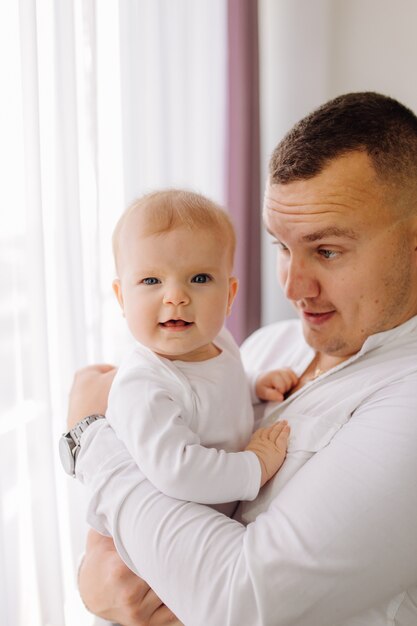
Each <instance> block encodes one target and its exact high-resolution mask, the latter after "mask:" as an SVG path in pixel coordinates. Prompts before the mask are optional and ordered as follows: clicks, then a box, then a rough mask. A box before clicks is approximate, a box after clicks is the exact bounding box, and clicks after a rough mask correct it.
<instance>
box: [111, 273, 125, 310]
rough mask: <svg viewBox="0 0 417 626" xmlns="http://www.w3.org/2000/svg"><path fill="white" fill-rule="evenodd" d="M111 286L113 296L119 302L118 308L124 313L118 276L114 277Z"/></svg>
mask: <svg viewBox="0 0 417 626" xmlns="http://www.w3.org/2000/svg"><path fill="white" fill-rule="evenodd" d="M112 287H113V291H114V293H115V296H116V298H117V301H118V303H119V304H120V308H121V309H122V311H123V315H124V304H123V292H122V284H121V282H120V279H119V278H115V279H114V281H113V283H112Z"/></svg>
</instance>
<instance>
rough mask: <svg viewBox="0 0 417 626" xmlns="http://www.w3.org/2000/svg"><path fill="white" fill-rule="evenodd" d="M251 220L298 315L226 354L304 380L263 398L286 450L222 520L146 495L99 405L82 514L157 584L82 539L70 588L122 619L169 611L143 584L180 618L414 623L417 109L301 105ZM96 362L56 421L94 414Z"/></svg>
mask: <svg viewBox="0 0 417 626" xmlns="http://www.w3.org/2000/svg"><path fill="white" fill-rule="evenodd" d="M264 221H265V225H266V227H267V229H268V230H269V231H270V232H271V234H272V235H273V237H274V238H275V240H276V244H277V247H278V277H279V281H280V284H281V286H282V287H283V289H284V291H285V294H286V296H287V297H288V298H289V299H290V300H291V302H292V303H293V305H294V306H295V308H296V310H297V312H298V315H299V317H300V321H299V322H298V321H291V322H282V323H279V324H274V325H272V326H270V327H267V328H265V329H261V330H260V331H258V332H257V333H255V334H254V335H253V336H252V337H251V338H249V340H248V341H247V342H246V344H245V346H244V347H243V349H242V352H243V358H244V361H245V363H246V366H247V368H248V369H249V371H250V372H251V375H252V378H254V379H255V378H256V375H257V373H258V372H259V371H261V370H263V369H269V368H271V367H279V366H280V364H281V363H285V364H286V365H288V366H290V367H292V368H293V369H294V370H295V371H296V373H297V374H298V375H299V376H300V381H299V383H298V385H297V387H296V388H295V389H294V390H292V392H291V394H290V395H289V397H288V398H287V399H286V400H285V402H283V403H282V404H280V405H279V406H278V407H275V408H274V407H273V406H272V407H271V406H268V405H264V406H263V408H264V409H265V416H264V421H265V422H266V423H271V422H273V421H276V420H277V419H287V420H288V422H289V424H290V426H291V439H290V445H289V449H288V456H287V460H286V462H285V463H284V466H283V468H282V470H281V471H280V472H279V473H278V474H277V476H276V478H275V479H274V480H273V481H271V483H270V485H269V486H268V487H267V488H266V489H264V490H263V491H262V492H261V493H260V495H259V496H258V499H257V501H256V502H255V503H254V505H251V504H250V503H246V504H243V505H242V506H241V509H240V511H238V514H237V516H236V519H235V520H229V519H228V518H225V517H223V516H221V515H220V514H217V513H216V512H214V511H212V510H209V509H207V508H206V507H203V506H200V505H198V504H193V503H184V502H180V501H176V500H172V499H170V498H167V497H166V496H164V495H162V494H160V493H158V492H157V491H156V490H155V489H154V488H153V487H152V485H150V484H149V483H148V482H147V481H146V480H145V479H144V478H143V476H142V475H141V473H140V472H139V470H138V469H137V468H136V467H135V466H134V464H133V463H132V462H131V461H130V459H129V456H128V455H127V454H126V452H125V450H124V449H123V447H122V446H121V445H120V444H119V442H118V441H117V439H116V438H115V437H114V434H113V432H112V431H111V429H110V427H109V426H108V425H107V424H106V422H105V420H98V421H97V422H96V424H94V425H92V426H90V427H89V428H88V430H87V432H86V433H85V435H84V436H83V439H82V442H81V451H80V454H79V456H78V458H77V468H76V471H77V476H78V477H79V478H80V479H81V480H83V481H84V482H86V483H88V484H89V486H90V487H91V489H92V493H93V495H92V499H91V505H90V516H91V519H92V518H94V521H95V525H96V527H101V528H102V530H103V533H105V534H106V533H107V534H111V535H112V536H113V538H114V541H115V544H116V546H117V549H118V552H119V553H120V554H121V555H122V557H123V560H124V561H125V562H126V563H127V565H129V567H130V568H131V569H132V570H134V571H135V572H137V573H140V575H141V576H142V577H143V578H144V579H145V580H146V581H147V582H148V583H149V584H150V586H151V587H152V589H153V590H154V592H156V594H157V595H155V593H154V592H153V591H151V590H149V588H148V587H147V585H146V584H145V583H143V582H141V581H140V580H139V579H137V578H136V577H135V576H134V574H131V573H129V571H128V570H127V569H126V568H125V566H124V565H121V564H120V561H119V560H118V557H117V556H116V554H115V552H114V549H113V545H112V542H111V539H110V538H108V537H99V536H97V535H91V536H90V538H89V546H88V548H87V554H86V558H85V561H84V566H83V567H82V568H81V572H80V589H81V593H82V595H83V597H84V599H85V601H86V604H87V606H89V608H90V609H92V610H93V611H95V612H99V613H100V614H101V615H102V616H104V617H107V618H109V619H113V620H115V621H119V622H120V623H122V624H126V626H130V625H138V624H151V625H155V624H167V623H173V622H169V619H172V620H175V618H174V617H173V615H172V614H171V613H170V612H169V611H168V609H167V608H166V607H165V606H163V604H162V603H161V601H160V600H159V598H158V596H159V597H160V598H162V601H163V602H164V603H165V604H166V605H167V606H169V607H170V608H171V609H172V611H173V612H174V613H175V614H176V615H177V616H178V618H179V619H180V620H181V621H182V622H184V623H185V624H187V625H188V624H189V625H192V626H197V625H199V624H205V625H213V626H220V625H222V626H223V625H230V626H234V625H237V624H239V625H245V626H246V625H247V626H258V625H259V626H260V625H270V626H284V625H288V626H289V625H297V626H326V625H328V626H337V625H340V626H342V625H343V626H382V625H383V624H384V625H385V624H387V623H393V624H394V623H395V624H397V625H400V626H413V625H415V624H416V623H417V489H416V476H417V454H416V450H415V447H416V446H415V441H417V118H416V117H415V116H414V115H413V114H412V113H411V111H409V110H408V109H406V108H405V107H403V106H402V105H400V104H399V103H398V102H396V101H395V100H392V99H390V98H387V97H385V96H381V95H379V94H374V93H358V94H347V95H345V96H341V97H339V98H336V99H335V100H333V101H331V102H329V103H327V104H325V105H324V106H322V107H321V108H320V109H318V110H317V111H315V112H313V113H312V114H311V115H309V116H308V117H307V118H305V119H304V120H302V121H301V122H299V123H298V124H297V125H296V126H295V127H294V128H293V129H292V130H291V131H290V132H289V134H288V135H287V136H286V137H285V138H284V139H283V141H282V142H281V143H280V144H279V145H278V146H277V148H276V150H275V152H274V154H273V155H272V158H271V163H270V172H269V180H268V183H267V187H266V193H265V203H264ZM102 370H103V371H100V368H89V369H87V370H84V371H83V372H81V373H80V374H79V375H78V377H77V378H76V380H75V383H74V388H73V392H72V397H71V403H70V412H69V426H70V427H72V426H74V424H75V423H76V422H77V421H78V420H79V419H81V418H82V417H84V416H85V415H88V414H90V413H94V412H97V411H100V410H101V411H103V410H105V404H106V393H107V389H108V384H109V380H110V379H111V376H112V371H111V370H108V371H106V368H102ZM261 512H262V513H263V514H262V515H259V516H258V514H259V513H261ZM254 520H256V521H254ZM242 521H243V522H244V523H247V522H252V521H254V523H251V524H249V525H248V526H245V525H244V524H242V523H241V522H242ZM97 524H98V525H99V526H97ZM114 564H115V565H114ZM109 572H110V574H109ZM115 572H116V573H115ZM118 575H119V576H120V579H121V580H120V582H119V583H118V579H117V576H118ZM108 576H110V581H109V579H108V578H107V579H106V577H108ZM174 623H175V622H174Z"/></svg>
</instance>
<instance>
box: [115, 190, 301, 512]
mask: <svg viewBox="0 0 417 626" xmlns="http://www.w3.org/2000/svg"><path fill="white" fill-rule="evenodd" d="M234 249H235V234H234V230H233V226H232V224H231V221H230V219H229V217H228V216H227V214H226V213H225V212H224V211H223V210H222V209H221V208H220V207H218V206H217V205H216V204H215V203H213V202H212V201H210V200H208V199H207V198H205V197H203V196H201V195H199V194H196V193H191V192H188V191H181V190H166V191H158V192H155V193H151V194H149V195H146V196H144V197H143V198H141V199H140V200H138V201H137V202H135V203H134V204H133V205H132V206H131V207H130V208H129V209H127V211H126V212H125V213H124V214H123V215H122V217H121V218H120V220H119V222H118V224H117V226H116V228H115V231H114V235H113V251H114V257H115V263H116V271H117V278H116V279H115V280H114V282H113V289H114V292H115V294H116V296H117V299H118V301H119V304H120V306H121V308H122V311H123V314H124V316H125V318H126V321H127V324H128V326H129V329H130V331H131V333H132V334H133V336H134V338H135V339H136V343H135V346H134V348H133V350H132V352H131V353H130V354H129V356H128V357H127V358H126V359H125V360H124V362H123V363H122V364H121V366H120V368H119V370H118V373H117V375H116V377H115V379H114V382H113V385H112V388H111V391H110V396H109V405H108V410H107V418H108V421H109V423H110V424H111V426H112V427H113V429H114V430H115V431H116V434H117V436H118V437H119V439H121V440H122V441H123V442H124V444H125V446H126V447H127V449H128V450H129V452H130V454H131V456H132V457H133V459H134V460H135V462H136V463H137V465H138V466H139V468H140V469H141V470H142V472H143V473H144V474H145V475H146V477H147V478H148V479H149V480H150V481H151V482H152V483H153V485H154V486H155V487H156V488H157V489H159V490H160V491H161V492H163V493H165V494H166V495H169V496H172V497H174V498H178V499H181V500H188V501H194V502H200V503H204V504H212V505H213V504H217V505H219V504H222V503H233V502H234V501H236V500H252V499H254V498H255V497H256V496H257V494H258V491H259V489H260V487H262V485H264V484H265V482H266V481H268V480H269V479H270V478H271V477H272V476H273V475H274V474H275V473H276V472H277V470H278V469H279V468H280V466H281V465H282V463H283V461H284V458H285V454H286V449H287V441H288V435H289V427H288V425H287V423H286V422H278V423H277V424H275V425H273V426H272V427H269V428H262V429H259V430H257V431H256V432H255V433H254V434H252V431H253V425H254V421H253V412H252V405H251V399H250V392H249V385H248V383H247V379H246V376H245V372H244V370H243V367H242V363H241V360H240V354H239V349H238V347H237V345H236V344H235V342H234V340H233V339H232V337H231V335H230V333H229V332H227V331H226V329H225V328H224V321H225V318H226V316H227V315H229V313H230V311H231V308H232V304H233V300H234V298H235V296H236V292H237V288H238V282H237V279H236V278H234V277H233V276H232V267H233V256H234ZM296 383H297V377H296V375H295V374H294V373H293V372H292V371H291V370H278V371H277V370H276V371H274V372H270V373H267V374H264V375H261V376H260V377H259V378H258V380H257V383H256V394H257V395H258V397H259V398H260V399H261V400H262V399H265V400H282V399H283V398H284V394H285V393H286V392H287V391H289V390H290V389H291V388H292V387H293V386H294V385H295V384H296ZM229 506H230V505H229ZM216 508H220V510H223V512H226V513H231V512H232V509H230V508H229V509H227V507H223V508H222V507H216Z"/></svg>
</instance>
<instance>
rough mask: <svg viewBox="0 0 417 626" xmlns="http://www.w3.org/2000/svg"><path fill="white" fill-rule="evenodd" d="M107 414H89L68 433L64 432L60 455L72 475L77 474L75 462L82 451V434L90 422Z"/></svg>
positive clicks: (65, 468)
mask: <svg viewBox="0 0 417 626" xmlns="http://www.w3.org/2000/svg"><path fill="white" fill-rule="evenodd" d="M105 417H106V416H105V415H98V414H97V415H89V416H88V417H85V418H84V419H82V420H81V421H80V422H78V424H76V425H75V426H74V428H72V429H71V430H69V431H68V432H67V433H64V434H63V435H62V436H61V438H60V440H59V456H60V457H61V463H62V467H63V468H64V470H65V471H66V472H67V474H69V475H70V476H75V462H76V460H77V455H78V452H79V451H80V440H81V435H82V434H83V432H84V431H85V430H87V428H88V427H89V426H90V424H93V423H94V422H96V421H97V420H100V419H105Z"/></svg>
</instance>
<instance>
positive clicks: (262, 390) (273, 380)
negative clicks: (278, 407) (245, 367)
mask: <svg viewBox="0 0 417 626" xmlns="http://www.w3.org/2000/svg"><path fill="white" fill-rule="evenodd" d="M297 383H298V376H297V374H296V373H295V372H293V370H291V369H289V368H288V367H286V368H283V369H281V370H273V371H272V372H266V373H265V374H261V375H260V376H258V379H257V381H256V385H255V392H256V395H257V396H258V398H259V399H260V400H269V401H271V402H282V401H283V399H284V395H285V394H286V393H287V391H289V390H290V389H292V388H293V387H295V385H296V384H297Z"/></svg>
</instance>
